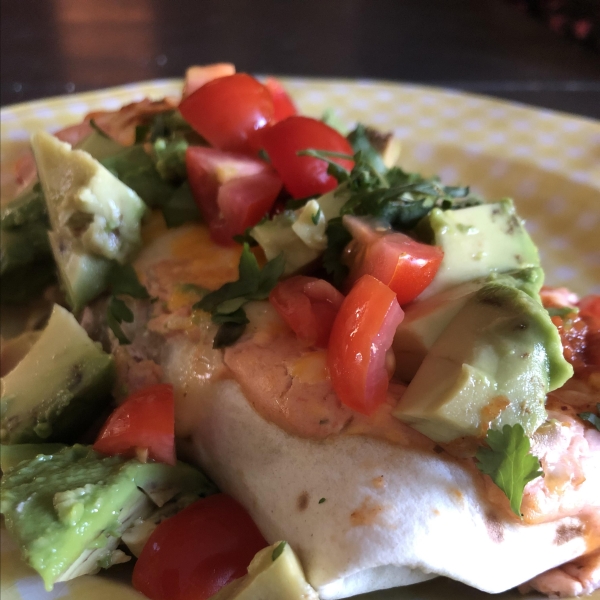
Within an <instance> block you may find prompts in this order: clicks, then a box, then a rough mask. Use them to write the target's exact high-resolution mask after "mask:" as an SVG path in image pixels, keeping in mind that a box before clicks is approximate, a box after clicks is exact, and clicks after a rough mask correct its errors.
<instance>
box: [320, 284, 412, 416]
mask: <svg viewBox="0 0 600 600" xmlns="http://www.w3.org/2000/svg"><path fill="white" fill-rule="evenodd" d="M403 318H404V312H403V311H402V309H401V308H400V305H399V304H398V300H397V299H396V294H395V293H394V292H393V291H392V290H390V288H389V287H388V286H387V285H384V284H383V283H381V281H379V280H378V279H375V277H372V276H371V275H363V276H362V277H361V278H360V279H359V280H358V281H357V282H356V283H355V284H354V287H353V288H352V289H351V290H350V293H349V294H348V295H347V296H346V298H345V299H344V302H343V303H342V306H341V308H340V310H339V312H338V314H337V317H336V318H335V321H334V323H333V328H332V330H331V337H330V338H329V349H328V359H327V360H328V365H329V373H330V376H331V383H332V384H333V389H334V390H335V392H336V394H337V395H338V397H339V399H340V401H341V402H342V403H343V404H345V405H346V406H348V407H350V408H352V409H354V410H356V411H358V412H360V413H363V414H366V415H368V414H371V413H372V412H373V411H374V410H375V409H376V408H377V407H378V406H379V405H380V404H382V403H383V402H384V401H385V395H386V392H387V389H388V385H389V377H388V371H387V369H386V353H387V352H388V350H389V349H390V348H391V346H392V341H393V339H394V333H395V332H396V328H397V327H398V325H399V324H400V322H401V321H402V319H403Z"/></svg>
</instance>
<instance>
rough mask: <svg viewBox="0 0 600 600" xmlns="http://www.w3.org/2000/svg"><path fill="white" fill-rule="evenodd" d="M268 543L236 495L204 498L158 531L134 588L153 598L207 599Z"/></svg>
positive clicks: (135, 576) (138, 566) (141, 559)
mask: <svg viewBox="0 0 600 600" xmlns="http://www.w3.org/2000/svg"><path fill="white" fill-rule="evenodd" d="M267 545H268V544H267V542H266V541H265V539H264V538H263V536H262V535H261V533H260V531H259V530H258V528H257V527H256V525H255V524H254V522H253V521H252V519H251V518H250V516H249V515H248V513H247V512H246V511H245V510H244V509H243V508H242V506H240V504H238V503H237V502H236V501H235V500H234V499H233V498H231V497H230V496H226V495H225V494H216V495H214V496H209V497H208V498H202V499H200V500H198V501H197V502H194V503H193V504H190V506H188V507H187V508H185V509H184V510H182V511H181V512H180V513H178V514H177V515H175V516H174V517H171V518H170V519H167V520H166V521H164V522H163V523H161V524H160V525H159V526H158V527H157V528H156V529H155V530H154V532H153V533H152V535H151V536H150V539H149V540H148V541H147V542H146V545H145V546H144V549H143V550H142V553H141V555H140V557H139V558H138V561H137V563H136V565H135V568H134V571H133V586H134V587H135V588H136V589H137V590H138V591H140V592H142V594H145V595H146V596H148V598H150V599H151V600H206V599H207V598H210V597H211V596H212V595H214V594H216V593H217V592H218V591H219V590H220V589H221V588H222V587H223V586H225V585H227V584H228V583H229V582H230V581H233V580H234V579H237V578H239V577H242V576H243V575H245V574H246V569H247V567H248V565H249V564H250V561H251V560H252V559H253V558H254V555H255V554H256V553H257V552H258V551H259V550H261V549H262V548H265V547H266V546H267Z"/></svg>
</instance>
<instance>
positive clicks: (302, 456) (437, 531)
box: [176, 381, 585, 600]
mask: <svg viewBox="0 0 600 600" xmlns="http://www.w3.org/2000/svg"><path fill="white" fill-rule="evenodd" d="M192 392H193V390H192V389H190V388H188V389H187V395H186V401H185V402H183V401H182V399H181V398H179V399H178V410H177V417H176V418H177V422H178V426H177V427H178V429H179V434H181V435H185V436H188V440H187V445H186V449H187V451H188V452H189V453H191V455H192V458H193V459H194V460H196V461H197V462H198V464H200V465H201V466H202V467H203V468H204V469H205V470H206V471H207V473H208V474H209V475H210V476H211V477H212V478H213V479H214V481H215V482H216V483H217V485H218V486H219V487H220V488H221V490H223V491H224V492H226V493H228V494H230V495H232V496H233V497H234V498H236V499H237V500H238V501H239V502H240V503H241V504H243V505H244V506H245V507H246V509H247V510H248V511H249V512H250V514H251V515H252V518H253V519H254V520H255V522H256V524H257V525H258V527H259V528H260V530H261V531H262V532H263V534H264V536H265V538H266V539H267V541H268V542H269V543H273V542H275V541H276V540H281V539H284V540H287V541H288V542H289V543H290V544H291V545H292V547H293V548H294V550H295V551H296V552H297V553H298V555H299V557H300V559H301V561H302V564H303V566H304V568H305V571H306V574H307V579H308V580H309V582H310V583H311V584H312V585H313V587H315V588H316V589H317V591H318V593H319V595H320V596H321V598H322V599H323V600H329V599H335V598H346V597H350V596H353V595H356V594H360V593H364V592H369V591H374V590H378V589H386V588H390V587H395V586H403V585H409V584H412V583H417V582H419V581H424V580H426V579H430V578H432V577H434V576H436V575H445V576H447V577H450V578H452V579H456V580H458V581H462V582H464V583H466V584H468V585H471V586H474V587H476V588H479V589H481V590H484V591H486V592H490V593H497V592H501V591H504V590H506V589H509V588H512V587H514V586H516V585H518V584H520V583H523V582H524V581H527V580H529V579H531V578H532V577H534V576H535V575H537V574H539V573H541V572H543V571H546V570H547V569H550V568H552V567H554V566H557V565H559V564H562V563H564V562H567V561H569V560H571V559H573V558H574V557H576V556H578V555H581V554H583V553H584V552H585V541H584V539H583V538H582V537H575V538H573V539H570V540H568V541H564V539H561V537H560V536H557V528H558V527H560V526H561V525H562V526H563V527H565V526H569V525H571V526H574V525H579V521H578V520H577V519H571V518H569V519H563V520H561V521H557V522H554V523H546V524H541V525H534V526H531V525H528V526H525V525H522V524H520V523H516V522H504V521H502V520H501V519H499V518H498V517H495V516H494V515H493V512H492V509H491V507H489V506H487V507H486V506H485V501H484V499H483V498H482V497H481V496H480V495H479V493H478V491H477V489H476V487H475V485H474V482H473V478H472V475H471V474H470V473H468V472H467V471H466V470H465V469H464V468H463V467H461V466H460V465H458V464H456V463H455V462H453V461H450V460H448V459H444V458H442V457H441V456H437V455H428V454H424V453H423V452H420V451H416V450H409V449H406V448H402V447H399V446H394V445H391V444H388V443H386V442H383V441H379V440H376V439H371V438H367V437H362V436H356V437H352V436H338V437H335V438H334V439H330V440H327V441H325V442H318V441H311V440H307V439H302V438H297V437H293V436H290V435H288V434H286V433H285V432H284V431H282V430H281V429H280V428H278V427H277V426H275V425H273V424H271V423H269V422H267V421H265V420H264V419H263V418H262V417H261V416H260V415H259V414H258V413H257V412H256V411H255V410H254V409H253V408H252V407H251V405H250V404H249V402H248V401H247V399H246V398H245V396H244V395H243V393H242V391H241V389H240V388H239V386H238V385H237V383H235V382H234V381H221V382H219V383H218V384H216V385H214V386H211V388H210V390H207V388H204V389H203V391H202V392H200V393H199V395H196V396H194V394H193V393H192ZM322 498H324V499H325V500H324V501H322V502H320V500H321V499H322Z"/></svg>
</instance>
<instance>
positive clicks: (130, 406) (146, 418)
mask: <svg viewBox="0 0 600 600" xmlns="http://www.w3.org/2000/svg"><path fill="white" fill-rule="evenodd" d="M94 450H96V451H97V452H102V453H103V454H109V455H111V456H112V455H114V454H122V455H124V456H130V457H134V456H139V455H140V454H143V453H145V452H146V451H147V452H148V458H150V459H152V460H156V461H159V462H163V463H167V464H169V465H174V464H175V462H176V460H175V410H174V400H173V386H171V385H168V384H165V383H159V384H156V385H150V386H148V387H145V388H143V389H141V390H138V391H137V392H135V393H134V394H132V395H131V396H129V397H128V398H127V400H125V402H124V403H123V404H121V406H119V407H117V408H116V409H115V410H114V412H113V413H112V414H111V415H110V417H108V420H107V421H106V423H105V424H104V427H103V428H102V431H100V434H99V435H98V439H97V440H96V443H95V444H94Z"/></svg>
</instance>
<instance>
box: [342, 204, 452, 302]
mask: <svg viewBox="0 0 600 600" xmlns="http://www.w3.org/2000/svg"><path fill="white" fill-rule="evenodd" d="M344 225H345V226H346V228H347V229H348V230H349V231H350V233H351V234H352V237H353V238H354V240H353V242H352V248H351V252H350V255H351V256H352V266H351V268H350V276H349V281H350V283H351V282H353V281H356V280H357V279H359V278H360V277H362V276H363V275H365V274H368V275H372V276H373V277H375V278H376V279H379V281H381V282H382V283H385V284H386V285H387V286H388V287H389V288H391V289H392V290H393V291H394V292H396V296H397V298H398V302H399V303H400V305H404V304H407V303H408V302H411V301H412V300H414V299H415V298H416V297H417V296H418V295H419V294H420V293H421V292H422V291H423V290H424V289H425V288H426V287H427V286H428V285H429V284H430V283H431V282H432V281H433V278H434V277H435V274H436V273H437V272H438V269H439V268H440V265H441V263H442V259H443V258H444V252H443V250H442V249H441V248H440V247H438V246H430V245H429V244H422V243H420V242H417V241H415V240H413V239H412V238H411V237H409V236H407V235H404V234H403V233H398V232H394V231H383V232H381V231H376V230H375V229H373V227H371V226H370V225H369V224H368V223H366V222H365V221H364V220H362V219H359V218H357V217H351V216H345V217H344Z"/></svg>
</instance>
